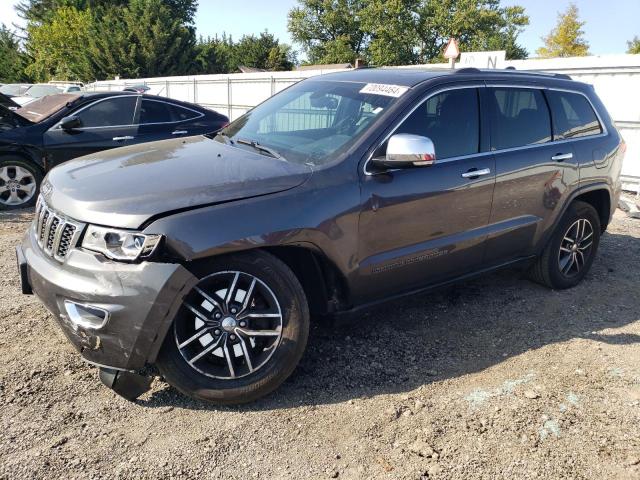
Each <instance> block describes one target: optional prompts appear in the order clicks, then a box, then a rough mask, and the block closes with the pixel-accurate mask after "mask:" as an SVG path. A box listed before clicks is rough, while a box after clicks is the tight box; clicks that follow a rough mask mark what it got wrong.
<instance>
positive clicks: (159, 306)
mask: <svg viewBox="0 0 640 480" xmlns="http://www.w3.org/2000/svg"><path fill="white" fill-rule="evenodd" d="M16 254H17V258H18V268H19V270H20V272H21V280H22V288H23V292H24V293H30V291H31V290H32V291H33V293H35V294H36V295H37V296H38V298H39V299H40V300H41V301H42V303H44V305H45V306H46V307H47V308H48V309H49V310H50V311H51V313H53V315H54V317H55V318H56V320H57V322H58V324H59V325H60V327H61V328H62V331H63V332H64V333H65V335H66V336H67V338H68V339H69V341H70V342H71V343H72V344H73V346H74V347H75V348H76V349H77V350H78V351H79V352H80V355H81V356H82V358H84V359H85V360H86V361H88V362H90V363H93V364H95V365H98V366H100V367H103V368H107V369H109V370H110V371H129V372H132V371H136V370H139V369H141V368H142V367H144V366H145V365H146V364H150V363H153V362H154V361H155V358H156V356H157V354H158V351H159V350H160V347H161V346H162V341H163V339H164V336H165V334H166V332H167V331H168V329H169V327H170V325H171V322H172V320H173V317H174V315H175V313H176V311H177V310H178V308H179V307H180V305H181V301H182V298H183V297H184V295H185V294H186V293H188V292H189V290H191V288H192V287H193V285H195V283H196V282H197V280H196V278H195V277H194V276H193V275H192V274H191V273H190V272H189V271H188V270H187V269H186V268H184V267H183V266H182V265H179V264H168V263H156V262H142V263H138V264H130V263H121V262H114V261H111V260H108V259H106V258H105V257H103V256H101V255H100V254H96V253H92V252H88V251H84V250H82V249H74V250H72V251H71V252H69V255H68V257H67V258H66V260H65V261H64V263H61V262H59V261H57V260H54V259H52V258H51V257H49V256H47V255H46V254H45V253H44V252H43V251H42V249H41V248H40V247H39V245H38V243H37V241H36V238H35V233H34V230H33V228H30V229H29V231H28V232H27V234H26V235H25V238H24V240H23V242H22V245H21V246H19V247H17V252H16Z"/></svg>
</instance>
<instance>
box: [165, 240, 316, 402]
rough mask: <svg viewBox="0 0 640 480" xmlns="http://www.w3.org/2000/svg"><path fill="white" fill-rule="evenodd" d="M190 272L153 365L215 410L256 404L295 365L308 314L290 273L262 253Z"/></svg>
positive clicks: (223, 260) (301, 349)
mask: <svg viewBox="0 0 640 480" xmlns="http://www.w3.org/2000/svg"><path fill="white" fill-rule="evenodd" d="M199 270H200V271H199V272H196V273H197V274H198V276H199V277H200V281H199V282H198V284H197V285H196V286H195V287H194V289H193V290H192V291H191V292H190V293H189V294H188V295H187V296H186V297H185V299H184V301H183V304H182V307H181V308H180V310H179V312H178V314H177V315H176V318H175V319H174V322H173V325H172V327H171V328H170V329H169V331H168V332H167V336H166V338H165V341H164V344H163V347H162V350H161V352H160V355H159V356H158V360H157V366H158V369H159V370H160V373H161V374H162V375H163V377H164V378H165V380H166V381H167V382H168V383H169V384H170V385H171V386H173V387H175V388H176V389H178V390H179V391H180V392H182V393H184V394H186V395H188V396H190V397H192V398H196V399H199V400H204V401H207V402H211V403H214V404H219V405H222V404H238V403H246V402H251V401H254V400H256V399H258V398H260V397H262V396H264V395H267V394H268V393H270V392H272V391H273V390H275V389H276V388H277V387H278V386H280V384H282V382H284V381H285V380H286V379H287V377H288V376H289V375H290V374H291V373H292V372H293V370H294V369H295V367H296V365H297V364H298V362H299V361H300V358H301V357H302V354H303V352H304V350H305V347H306V344H307V338H308V334H309V308H308V305H307V300H306V297H305V295H304V291H303V289H302V286H301V285H300V282H299V281H298V279H297V278H296V276H295V275H294V274H293V272H292V271H291V269H290V268H289V267H288V266H287V265H285V264H284V263H283V262H281V261H280V260H279V259H277V258H276V257H274V256H273V255H270V254H268V253H266V252H261V251H254V252H248V253H242V254H238V255H233V256H228V257H224V258H221V259H214V260H212V261H210V262H207V263H206V264H203V265H201V266H200V268H199Z"/></svg>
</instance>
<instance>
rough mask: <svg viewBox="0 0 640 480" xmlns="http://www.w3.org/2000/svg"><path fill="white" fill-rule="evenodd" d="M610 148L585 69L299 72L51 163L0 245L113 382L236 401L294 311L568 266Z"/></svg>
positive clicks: (307, 314)
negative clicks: (145, 139) (267, 92)
mask: <svg viewBox="0 0 640 480" xmlns="http://www.w3.org/2000/svg"><path fill="white" fill-rule="evenodd" d="M624 151H625V144H624V142H623V141H622V139H621V137H620V135H619V134H618V132H617V130H616V128H615V126H614V124H613V123H612V121H611V118H610V117H609V115H608V114H607V112H606V110H605V108H604V106H603V105H602V103H601V102H600V100H599V99H598V97H597V96H596V94H595V93H594V90H593V88H592V87H591V86H589V85H585V84H582V83H578V82H575V81H572V80H571V79H570V78H569V77H567V76H564V75H553V74H536V73H527V72H514V71H480V70H476V69H463V70H458V71H421V70H409V69H407V70H394V69H362V70H355V71H350V72H343V73H336V74H332V75H323V76H320V77H314V78H310V79H307V80H304V81H302V82H300V83H297V84H296V85H294V86H292V87H290V88H288V89H287V90H285V91H283V92H281V93H279V94H277V95H276V96H274V97H272V98H270V99H269V100H267V101H266V102H264V103H263V104H261V105H259V106H258V107H256V108H254V109H253V110H251V111H250V112H248V113H247V114H245V115H244V116H242V117H241V118H239V119H238V120H236V121H234V122H233V123H232V124H230V125H229V126H227V127H226V128H224V129H223V130H222V131H220V132H219V133H218V134H215V135H209V136H195V137H189V138H183V139H174V140H166V141H161V142H155V143H149V144H144V145H137V146H132V147H125V148H122V149H118V150H113V151H107V152H102V153H96V154H93V155H90V156H86V157H83V158H80V159H77V160H74V161H71V162H68V163H65V164H63V165H61V166H59V167H56V168H54V169H53V170H52V171H51V172H49V174H48V175H47V177H46V178H45V180H44V182H43V186H42V191H41V197H40V199H39V201H38V204H37V207H36V216H35V219H34V221H33V224H32V225H31V227H30V228H29V230H28V232H27V233H26V236H25V238H24V241H23V243H22V245H21V246H19V247H18V249H17V256H18V264H19V268H20V272H21V278H22V288H23V291H24V293H31V292H34V293H35V294H36V295H38V297H39V298H40V299H41V300H42V302H43V303H44V304H45V305H46V306H47V307H48V309H49V310H50V311H51V312H52V313H53V314H54V316H55V318H56V319H57V321H58V323H59V324H60V327H61V328H62V329H63V331H64V332H65V334H66V335H67V337H68V338H69V340H70V342H71V343H72V344H73V345H74V346H75V347H76V349H77V350H78V351H79V352H80V354H81V355H82V357H83V358H84V359H85V360H87V361H88V362H90V363H92V364H95V365H97V366H98V367H99V368H100V372H101V373H100V376H101V379H102V381H103V382H104V383H106V384H107V385H108V386H110V387H111V388H113V389H114V390H115V391H116V392H118V393H119V394H121V395H123V396H125V397H127V398H136V397H137V396H138V395H140V394H141V393H143V392H144V391H145V390H146V389H147V388H148V385H149V381H150V380H149V378H150V377H149V372H152V373H153V372H154V371H156V370H155V369H156V368H157V371H159V373H160V374H161V375H162V377H164V379H166V381H167V382H169V383H170V384H171V385H173V386H174V387H175V388H177V389H178V390H180V391H181V392H184V393H185V394H187V395H190V396H192V397H195V398H199V399H202V400H206V401H209V402H214V403H218V404H229V403H239V402H247V401H251V400H255V399H256V398H258V397H260V396H263V395H265V394H267V393H269V392H271V391H273V390H274V389H275V388H277V387H278V386H279V385H280V384H281V383H282V382H283V381H284V380H285V379H286V378H287V377H288V376H289V375H290V374H291V372H292V371H293V370H294V368H295V366H296V364H297V363H298V361H299V360H300V357H301V356H302V354H303V351H304V349H305V345H306V342H307V335H308V331H309V323H310V319H311V318H315V319H322V318H325V317H326V316H328V315H335V314H342V313H354V312H357V311H359V310H360V309H363V308H366V307H370V306H371V305H374V304H376V303H378V302H382V301H385V300H388V299H390V298H395V297H399V296H401V295H408V294H416V293H417V292H424V291H427V290H428V289H432V288H435V287H439V286H442V285H445V284H448V283H451V282H454V281H458V280H461V279H466V278H469V277H471V276H473V275H477V274H479V273H484V272H488V271H492V270H495V269H498V268H503V267H507V266H514V265H521V266H525V267H526V268H528V269H529V271H530V274H531V277H532V278H533V279H534V280H535V281H538V282H540V283H542V284H544V285H547V286H549V287H550V288H554V289H562V288H569V287H572V286H574V285H576V284H577V283H578V282H580V281H581V280H582V279H583V278H584V276H585V275H586V274H587V272H588V271H589V268H590V266H591V264H592V262H593V261H594V258H595V256H596V251H597V249H598V243H599V240H600V236H601V234H602V233H603V232H604V231H605V230H606V228H607V225H608V223H609V221H610V219H611V216H612V214H613V211H614V206H615V205H616V204H617V199H618V196H619V194H620V179H619V177H620V168H621V164H622V158H623V154H624ZM150 366H153V367H154V368H148V367H150ZM141 371H142V372H146V373H145V374H141V373H140V372H141Z"/></svg>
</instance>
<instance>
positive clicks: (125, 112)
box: [43, 95, 137, 165]
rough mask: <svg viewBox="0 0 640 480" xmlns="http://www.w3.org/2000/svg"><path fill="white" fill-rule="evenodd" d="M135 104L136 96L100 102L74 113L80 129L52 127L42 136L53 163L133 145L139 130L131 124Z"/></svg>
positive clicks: (50, 160)
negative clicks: (132, 142)
mask: <svg viewBox="0 0 640 480" xmlns="http://www.w3.org/2000/svg"><path fill="white" fill-rule="evenodd" d="M136 101H137V97H136V96H134V95H132V96H118V97H110V98H106V99H101V100H98V101H96V102H94V103H93V104H91V105H89V106H86V107H82V108H80V109H79V110H77V111H76V112H73V113H72V114H71V115H76V116H78V118H80V121H81V122H82V124H81V127H80V128H77V129H74V130H71V131H65V130H62V129H61V128H60V127H59V126H58V125H55V126H54V127H52V128H50V129H49V130H48V131H47V132H45V133H44V135H43V143H44V146H45V149H46V150H47V155H48V157H49V162H50V164H51V165H58V164H60V163H62V162H65V161H67V160H71V159H72V158H77V157H81V156H83V155H89V154H91V153H94V152H98V151H101V150H107V149H110V148H117V147H123V146H125V145H128V144H130V142H131V141H132V140H133V139H135V137H136V135H137V127H135V126H134V125H132V123H133V117H134V113H135V108H136Z"/></svg>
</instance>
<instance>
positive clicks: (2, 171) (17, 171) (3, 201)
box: [0, 158, 42, 211]
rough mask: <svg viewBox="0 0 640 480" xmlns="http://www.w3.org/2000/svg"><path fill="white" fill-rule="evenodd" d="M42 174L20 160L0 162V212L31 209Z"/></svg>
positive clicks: (3, 160)
mask: <svg viewBox="0 0 640 480" xmlns="http://www.w3.org/2000/svg"><path fill="white" fill-rule="evenodd" d="M41 182H42V172H41V171H40V169H39V168H38V167H37V166H36V165H34V164H32V163H30V162H27V161H25V160H22V159H20V158H3V159H1V160H0V211H2V210H15V209H18V208H27V207H32V206H33V205H35V203H36V198H37V196H38V190H39V189H40V183H41Z"/></svg>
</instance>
